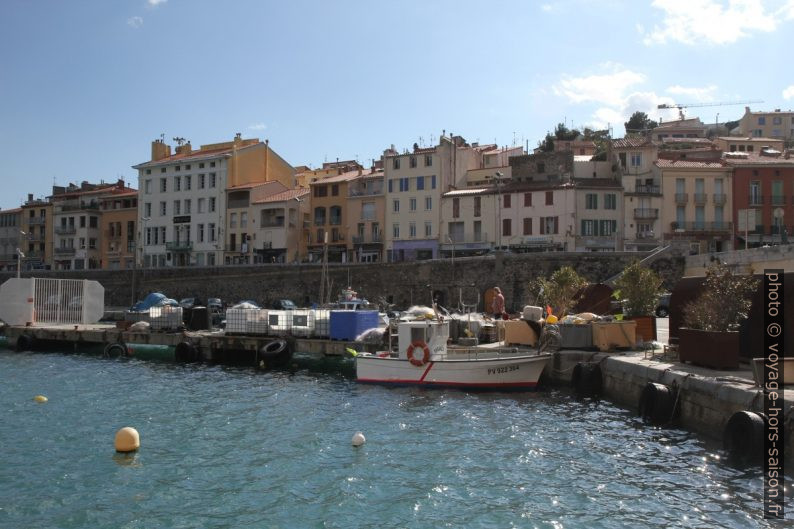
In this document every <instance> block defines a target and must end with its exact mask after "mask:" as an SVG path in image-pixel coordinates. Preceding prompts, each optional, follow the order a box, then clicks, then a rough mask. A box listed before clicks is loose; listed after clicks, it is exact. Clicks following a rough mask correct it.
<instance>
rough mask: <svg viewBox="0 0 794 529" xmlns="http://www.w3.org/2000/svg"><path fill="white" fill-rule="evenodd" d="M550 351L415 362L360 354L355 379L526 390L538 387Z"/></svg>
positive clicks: (433, 385)
mask: <svg viewBox="0 0 794 529" xmlns="http://www.w3.org/2000/svg"><path fill="white" fill-rule="evenodd" d="M550 358H551V356H550V355H535V356H517V357H511V358H493V359H477V360H450V359H445V360H436V361H430V362H427V363H426V364H424V365H419V366H417V365H414V364H412V363H411V362H409V361H408V360H406V359H401V358H380V357H377V356H359V357H358V358H356V380H357V381H358V382H362V383H370V384H388V385H398V386H428V387H454V388H461V389H475V390H499V391H510V390H512V391H526V390H533V389H535V388H537V385H538V379H540V375H541V373H542V372H543V369H544V368H545V367H546V365H547V364H548V362H549V359H550Z"/></svg>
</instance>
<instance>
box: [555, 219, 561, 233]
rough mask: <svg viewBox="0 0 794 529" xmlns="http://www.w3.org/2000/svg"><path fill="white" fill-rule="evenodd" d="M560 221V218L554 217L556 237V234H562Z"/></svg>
mask: <svg viewBox="0 0 794 529" xmlns="http://www.w3.org/2000/svg"><path fill="white" fill-rule="evenodd" d="M559 220H560V218H559V217H554V234H555V235H556V234H558V233H560V223H559Z"/></svg>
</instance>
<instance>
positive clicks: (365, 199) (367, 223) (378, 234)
mask: <svg viewBox="0 0 794 529" xmlns="http://www.w3.org/2000/svg"><path fill="white" fill-rule="evenodd" d="M383 182H384V171H383V165H382V163H380V162H379V163H376V165H375V166H373V167H372V168H371V169H370V170H369V171H367V172H366V173H365V172H364V171H362V172H361V174H359V175H356V176H355V177H353V179H351V180H350V182H349V183H348V199H347V202H348V205H347V210H348V215H347V220H348V227H347V231H348V233H351V234H352V236H351V237H350V241H348V252H349V253H350V257H351V260H352V261H355V262H359V263H377V262H381V261H383V260H384V259H385V254H384V247H383V226H384V222H385V220H386V211H385V210H386V196H385V193H384V189H383V186H384V184H383Z"/></svg>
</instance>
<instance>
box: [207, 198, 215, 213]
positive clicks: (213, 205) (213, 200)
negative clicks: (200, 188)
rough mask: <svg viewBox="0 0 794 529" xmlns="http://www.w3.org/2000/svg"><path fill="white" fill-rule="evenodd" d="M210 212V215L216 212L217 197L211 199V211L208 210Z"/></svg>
mask: <svg viewBox="0 0 794 529" xmlns="http://www.w3.org/2000/svg"><path fill="white" fill-rule="evenodd" d="M208 211H209V212H210V213H212V212H214V211H215V197H210V204H209V209H208Z"/></svg>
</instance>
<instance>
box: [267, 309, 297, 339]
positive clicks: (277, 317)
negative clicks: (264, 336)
mask: <svg viewBox="0 0 794 529" xmlns="http://www.w3.org/2000/svg"><path fill="white" fill-rule="evenodd" d="M290 312H292V311H290V310H270V311H268V313H267V325H268V334H270V335H272V336H286V335H288V334H289V333H290V329H291V327H292V316H291V315H290V314H289V313H290Z"/></svg>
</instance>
